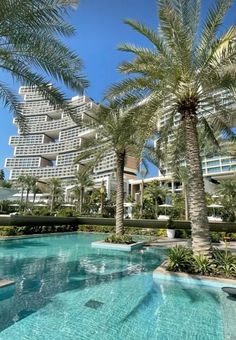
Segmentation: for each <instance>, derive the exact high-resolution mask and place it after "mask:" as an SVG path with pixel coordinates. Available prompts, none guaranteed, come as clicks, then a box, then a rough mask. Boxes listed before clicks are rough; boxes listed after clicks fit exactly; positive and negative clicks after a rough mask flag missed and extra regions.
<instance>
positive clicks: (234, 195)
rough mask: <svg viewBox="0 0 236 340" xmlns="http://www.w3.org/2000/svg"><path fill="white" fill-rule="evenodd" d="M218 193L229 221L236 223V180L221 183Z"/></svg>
mask: <svg viewBox="0 0 236 340" xmlns="http://www.w3.org/2000/svg"><path fill="white" fill-rule="evenodd" d="M218 193H219V195H220V203H221V204H222V205H223V207H224V210H225V212H226V214H227V215H228V219H229V220H231V221H232V222H234V221H235V218H236V180H224V181H221V183H220V185H219V189H218Z"/></svg>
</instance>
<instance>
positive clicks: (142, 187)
mask: <svg viewBox="0 0 236 340" xmlns="http://www.w3.org/2000/svg"><path fill="white" fill-rule="evenodd" d="M143 192H144V181H143V178H142V182H141V197H140V218H142V217H143Z"/></svg>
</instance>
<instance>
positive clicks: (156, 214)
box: [155, 198, 158, 219]
mask: <svg viewBox="0 0 236 340" xmlns="http://www.w3.org/2000/svg"><path fill="white" fill-rule="evenodd" d="M157 210H158V203H157V199H156V198H155V217H156V219H158V212H157Z"/></svg>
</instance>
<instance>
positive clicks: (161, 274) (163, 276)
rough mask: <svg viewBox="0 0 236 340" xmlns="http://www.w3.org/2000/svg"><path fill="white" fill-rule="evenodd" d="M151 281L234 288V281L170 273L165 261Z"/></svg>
mask: <svg viewBox="0 0 236 340" xmlns="http://www.w3.org/2000/svg"><path fill="white" fill-rule="evenodd" d="M152 275H153V279H154V280H155V279H157V280H163V281H172V282H176V283H186V284H194V285H198V286H211V287H218V288H222V287H224V286H226V285H227V286H228V287H233V288H236V279H235V280H234V279H226V278H221V277H209V276H202V275H194V274H187V273H177V272H170V271H167V269H166V261H164V262H163V263H162V264H161V265H160V266H158V267H157V268H156V269H155V270H154V271H153V274H152Z"/></svg>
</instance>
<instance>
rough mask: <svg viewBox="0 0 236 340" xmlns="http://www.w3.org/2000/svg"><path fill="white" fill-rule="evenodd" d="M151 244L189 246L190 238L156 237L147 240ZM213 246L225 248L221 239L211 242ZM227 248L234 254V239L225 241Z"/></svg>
mask: <svg viewBox="0 0 236 340" xmlns="http://www.w3.org/2000/svg"><path fill="white" fill-rule="evenodd" d="M149 244H150V245H151V246H157V247H164V248H170V247H174V246H177V245H181V246H191V240H190V239H180V238H173V239H168V238H167V237H158V239H156V240H155V241H151V242H149ZM212 245H213V247H216V248H219V249H221V250H225V248H226V247H225V242H223V241H221V242H220V243H213V244H212ZM227 249H228V250H229V251H230V252H231V253H233V254H235V255H236V241H230V242H228V243H227Z"/></svg>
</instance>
